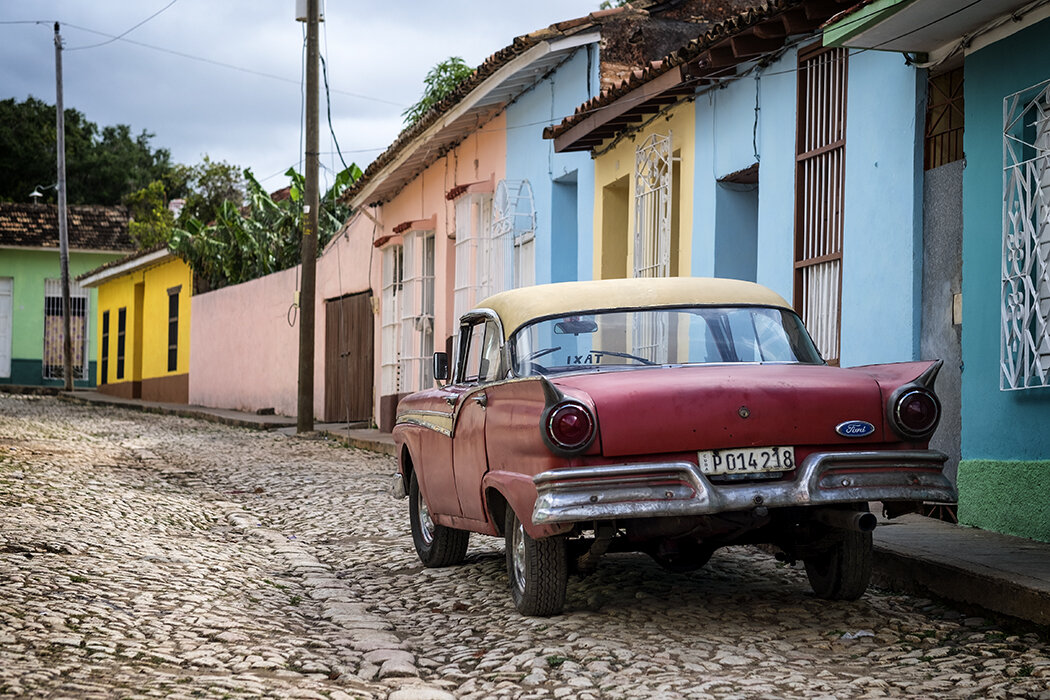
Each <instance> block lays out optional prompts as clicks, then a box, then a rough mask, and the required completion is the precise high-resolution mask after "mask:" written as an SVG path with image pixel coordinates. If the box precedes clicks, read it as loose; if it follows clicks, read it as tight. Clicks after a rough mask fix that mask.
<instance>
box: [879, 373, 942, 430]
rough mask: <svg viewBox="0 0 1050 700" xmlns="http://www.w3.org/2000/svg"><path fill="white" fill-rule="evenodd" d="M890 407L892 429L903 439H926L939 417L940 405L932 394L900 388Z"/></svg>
mask: <svg viewBox="0 0 1050 700" xmlns="http://www.w3.org/2000/svg"><path fill="white" fill-rule="evenodd" d="M902 388H903V389H904V390H903V391H900V392H899V393H898V394H897V395H896V396H894V398H893V399H891V401H892V405H891V407H890V417H891V418H892V422H893V427H894V429H895V430H896V431H897V433H899V434H900V436H901V437H904V438H923V437H928V436H929V435H930V434H931V433H932V432H933V431H934V428H936V427H937V421H938V420H940V417H941V403H940V401H938V400H937V396H936V395H935V394H933V392H931V391H929V390H927V389H924V388H922V387H916V386H908V387H902Z"/></svg>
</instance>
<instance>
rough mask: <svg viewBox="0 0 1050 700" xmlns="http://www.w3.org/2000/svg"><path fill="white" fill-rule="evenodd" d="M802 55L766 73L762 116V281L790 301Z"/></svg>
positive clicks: (761, 96)
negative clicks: (797, 121)
mask: <svg viewBox="0 0 1050 700" xmlns="http://www.w3.org/2000/svg"><path fill="white" fill-rule="evenodd" d="M797 66H798V54H797V52H796V51H794V50H792V51H789V52H788V53H786V54H785V55H784V57H783V58H781V59H780V60H779V61H777V62H776V63H774V64H773V65H771V66H770V67H769V68H767V69H766V70H765V71H763V72H762V74H761V78H760V80H759V84H760V85H761V91H760V93H759V108H760V111H759V115H758V155H759V163H758V187H759V202H758V280H757V281H758V282H759V283H760V284H764V285H766V286H767V287H769V288H771V289H772V290H773V291H775V292H777V293H778V294H780V296H782V297H784V298H785V299H787V300H788V301H791V298H792V293H793V287H794V284H795V268H794V260H795V123H796V116H797V114H798V109H797V102H798V88H797V81H796V74H795V69H796V67H797Z"/></svg>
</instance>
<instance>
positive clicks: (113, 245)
mask: <svg viewBox="0 0 1050 700" xmlns="http://www.w3.org/2000/svg"><path fill="white" fill-rule="evenodd" d="M67 230H68V238H69V258H68V260H69V275H70V278H71V283H70V333H71V335H72V338H71V340H72V350H73V358H72V360H73V374H74V386H75V387H91V386H94V385H95V374H96V367H95V360H94V358H95V355H96V346H95V333H94V330H95V326H94V323H95V321H94V319H95V316H96V313H95V311H96V300H97V296H96V294H95V292H94V290H92V289H89V288H86V287H83V286H82V285H80V284H78V283H77V282H76V280H75V278H76V276H77V275H80V274H83V273H84V272H87V271H88V270H91V269H93V268H95V267H98V266H99V265H101V264H103V263H106V262H109V261H111V260H114V259H117V258H119V257H121V256H122V255H125V254H126V253H128V252H130V251H131V250H134V247H135V246H134V244H133V243H132V241H131V238H130V237H129V235H128V215H127V211H126V210H125V209H124V208H123V207H103V206H86V205H85V206H70V207H69V208H68V213H67ZM58 239H59V234H58V209H57V206H55V205H45V204H15V203H0V384H8V385H22V386H62V385H63V384H64V379H63V372H64V355H63V353H64V350H63V347H64V337H65V331H64V324H63V319H62V279H61V274H62V273H61V260H60V255H59V240H58Z"/></svg>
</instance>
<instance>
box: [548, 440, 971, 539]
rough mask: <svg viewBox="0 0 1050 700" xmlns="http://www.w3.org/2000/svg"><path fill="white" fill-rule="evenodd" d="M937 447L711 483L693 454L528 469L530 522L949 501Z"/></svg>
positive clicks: (838, 455)
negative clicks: (767, 477) (682, 458)
mask: <svg viewBox="0 0 1050 700" xmlns="http://www.w3.org/2000/svg"><path fill="white" fill-rule="evenodd" d="M947 459H948V457H947V455H945V454H944V453H943V452H939V451H937V450H887V451H879V452H815V453H813V454H811V455H809V456H808V457H806V458H805V459H804V460H803V461H802V464H801V466H800V467H799V469H798V471H797V472H796V474H795V478H794V479H790V480H783V481H772V482H765V483H763V482H748V483H718V484H715V483H712V482H711V481H710V479H708V477H707V476H705V475H704V474H702V473H701V472H700V468H699V467H698V466H697V465H695V464H692V463H691V462H656V463H641V464H614V465H603V466H594V467H573V468H568V469H554V470H551V471H547V472H543V473H542V474H537V475H536V476H535V477H533V483H535V485H536V491H537V494H538V497H537V499H536V505H535V507H534V509H533V512H532V520H533V522H535V523H559V522H579V521H588V520H609V519H614V518H646V517H664V516H682V515H711V514H715V513H723V512H727V511H741V510H749V509H751V508H756V507H759V506H764V507H767V508H780V507H787V506H815V505H830V504H836V503H857V502H865V501H935V502H938V503H952V502H955V501H956V499H957V493H956V490H955V487H954V486H953V485H952V483H951V482H950V481H948V479H947V478H945V476H944V475H943V474H942V473H941V470H942V469H943V467H944V462H945V460H947Z"/></svg>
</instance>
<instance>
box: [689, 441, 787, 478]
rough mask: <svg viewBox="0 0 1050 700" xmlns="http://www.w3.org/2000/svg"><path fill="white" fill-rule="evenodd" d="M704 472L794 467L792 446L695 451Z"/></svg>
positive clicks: (778, 470)
mask: <svg viewBox="0 0 1050 700" xmlns="http://www.w3.org/2000/svg"><path fill="white" fill-rule="evenodd" d="M697 458H698V459H699V462H700V471H701V472H702V473H704V474H759V473H762V472H785V471H790V470H792V469H794V468H795V448H794V447H740V448H737V449H734V450H702V451H700V452H698V453H697Z"/></svg>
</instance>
